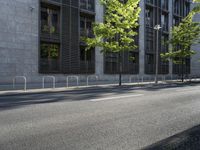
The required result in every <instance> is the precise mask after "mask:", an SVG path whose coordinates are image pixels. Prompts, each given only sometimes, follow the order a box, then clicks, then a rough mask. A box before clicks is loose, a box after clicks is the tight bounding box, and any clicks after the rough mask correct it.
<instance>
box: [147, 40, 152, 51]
mask: <svg viewBox="0 0 200 150" xmlns="http://www.w3.org/2000/svg"><path fill="white" fill-rule="evenodd" d="M146 51H147V52H152V51H153V39H147V41H146Z"/></svg>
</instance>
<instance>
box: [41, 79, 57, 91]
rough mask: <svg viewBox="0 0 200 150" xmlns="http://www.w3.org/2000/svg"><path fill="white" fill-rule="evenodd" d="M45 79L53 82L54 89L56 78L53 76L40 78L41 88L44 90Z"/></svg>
mask: <svg viewBox="0 0 200 150" xmlns="http://www.w3.org/2000/svg"><path fill="white" fill-rule="evenodd" d="M45 78H51V79H52V81H53V89H55V87H56V84H55V83H56V78H55V77H54V76H43V78H42V88H43V89H44V81H45Z"/></svg>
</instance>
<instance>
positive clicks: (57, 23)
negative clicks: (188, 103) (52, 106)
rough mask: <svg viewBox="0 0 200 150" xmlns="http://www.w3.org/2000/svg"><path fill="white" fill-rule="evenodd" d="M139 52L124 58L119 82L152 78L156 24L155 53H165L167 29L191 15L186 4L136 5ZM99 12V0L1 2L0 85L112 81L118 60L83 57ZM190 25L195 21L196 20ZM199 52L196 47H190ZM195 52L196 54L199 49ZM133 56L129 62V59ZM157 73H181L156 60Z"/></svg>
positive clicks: (193, 67)
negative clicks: (22, 79) (49, 78)
mask: <svg viewBox="0 0 200 150" xmlns="http://www.w3.org/2000/svg"><path fill="white" fill-rule="evenodd" d="M140 7H141V9H142V11H141V14H140V15H141V16H140V20H139V22H140V27H139V29H138V33H139V34H138V37H137V38H136V42H137V44H138V49H137V50H135V51H133V52H130V53H124V54H123V74H124V77H128V76H130V75H139V76H143V77H149V76H153V75H154V74H155V49H156V33H155V31H154V29H153V27H154V26H155V25H156V24H161V26H162V30H161V31H160V32H159V52H160V53H161V52H166V51H168V49H169V48H168V47H166V46H163V45H162V44H161V43H162V41H166V40H167V39H168V38H169V30H170V27H172V26H173V25H176V24H178V23H179V22H180V21H181V18H183V17H184V16H186V15H187V14H188V12H189V11H190V7H191V5H190V0H170V1H169V0H141V2H140ZM103 13H104V9H103V7H102V6H101V5H100V4H99V1H98V0H20V1H18V0H13V1H7V0H6V1H4V0H1V1H0V22H1V23H0V83H4V82H5V83H7V82H10V81H12V78H13V77H15V76H22V75H23V76H26V77H27V78H28V80H29V81H30V82H40V80H41V77H42V76H45V75H54V76H55V77H58V78H60V79H65V77H66V75H75V74H76V75H79V76H80V77H81V78H84V77H85V76H87V75H88V74H95V75H98V76H99V77H100V78H101V79H102V80H104V79H115V77H117V73H118V67H117V66H118V56H117V55H116V54H105V55H103V54H102V53H100V49H99V48H95V49H91V50H90V51H87V52H85V44H84V43H83V42H82V41H81V38H80V37H81V36H82V35H87V36H88V37H90V36H93V35H92V31H91V26H92V22H94V21H97V22H102V21H103ZM195 20H199V21H200V16H198V15H197V16H196V17H195ZM194 47H196V48H197V49H198V45H195V46H194ZM199 50H200V49H199ZM130 56H134V57H135V59H134V60H130V59H129V57H130ZM198 58H200V54H199V52H198V53H197V55H195V56H194V57H192V58H187V61H186V62H187V63H186V64H185V67H184V72H185V73H187V74H192V75H200V70H199V67H200V63H199V62H198V61H197V59H198ZM159 74H161V75H165V76H169V77H170V76H171V75H172V74H180V66H179V65H176V64H173V63H172V62H164V61H162V60H161V59H159Z"/></svg>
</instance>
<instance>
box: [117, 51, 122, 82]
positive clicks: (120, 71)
mask: <svg viewBox="0 0 200 150" xmlns="http://www.w3.org/2000/svg"><path fill="white" fill-rule="evenodd" d="M118 61H119V86H121V85H122V60H121V52H119V58H118Z"/></svg>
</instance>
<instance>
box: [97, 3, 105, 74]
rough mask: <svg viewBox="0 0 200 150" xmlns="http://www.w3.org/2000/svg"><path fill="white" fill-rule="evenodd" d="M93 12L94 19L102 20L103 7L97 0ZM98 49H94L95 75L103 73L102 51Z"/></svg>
mask: <svg viewBox="0 0 200 150" xmlns="http://www.w3.org/2000/svg"><path fill="white" fill-rule="evenodd" d="M95 12H96V17H95V21H96V22H103V14H104V9H103V6H102V5H101V4H100V3H99V0H96V4H95ZM100 51H101V49H100V48H98V47H97V48H96V49H95V74H96V75H103V74H104V57H103V53H101V52H100Z"/></svg>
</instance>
